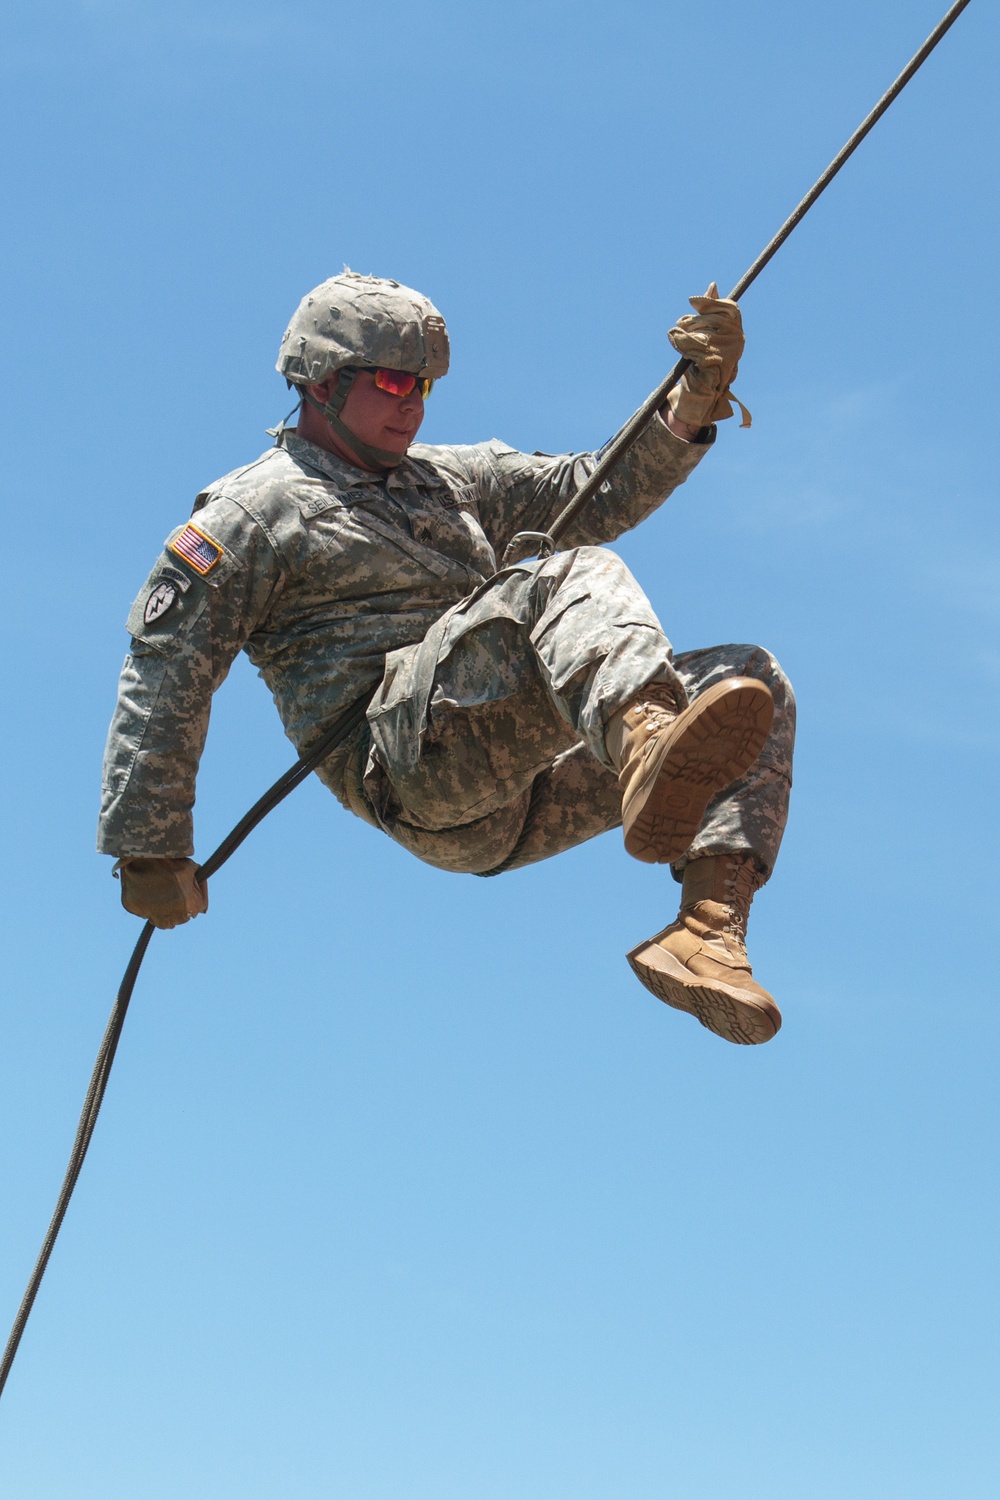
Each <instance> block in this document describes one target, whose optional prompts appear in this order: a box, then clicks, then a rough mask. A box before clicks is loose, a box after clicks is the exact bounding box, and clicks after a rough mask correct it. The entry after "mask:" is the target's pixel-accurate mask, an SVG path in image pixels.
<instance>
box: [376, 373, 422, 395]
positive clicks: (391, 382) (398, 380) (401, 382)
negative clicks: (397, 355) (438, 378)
mask: <svg viewBox="0 0 1000 1500" xmlns="http://www.w3.org/2000/svg"><path fill="white" fill-rule="evenodd" d="M375 384H376V385H377V386H378V388H379V390H380V391H388V392H389V395H390V396H409V395H410V393H411V392H412V391H413V390H414V389H415V388H417V387H419V390H420V394H421V396H423V397H424V399H425V400H426V398H427V397H428V396H429V395H430V393H431V387H432V386H433V384H434V382H433V380H428V379H427V377H426V376H425V375H411V374H410V372H409V371H408V370H376V371H375Z"/></svg>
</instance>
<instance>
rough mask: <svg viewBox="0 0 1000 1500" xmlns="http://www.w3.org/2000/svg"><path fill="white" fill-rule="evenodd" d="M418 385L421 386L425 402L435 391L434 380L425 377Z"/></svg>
mask: <svg viewBox="0 0 1000 1500" xmlns="http://www.w3.org/2000/svg"><path fill="white" fill-rule="evenodd" d="M418 383H419V385H420V394H421V396H423V398H424V400H425V401H426V400H427V397H428V396H429V395H430V393H431V391H432V390H433V389H434V382H433V380H429V379H428V378H427V376H426V375H425V376H424V377H423V379H422V380H420V381H419V382H418Z"/></svg>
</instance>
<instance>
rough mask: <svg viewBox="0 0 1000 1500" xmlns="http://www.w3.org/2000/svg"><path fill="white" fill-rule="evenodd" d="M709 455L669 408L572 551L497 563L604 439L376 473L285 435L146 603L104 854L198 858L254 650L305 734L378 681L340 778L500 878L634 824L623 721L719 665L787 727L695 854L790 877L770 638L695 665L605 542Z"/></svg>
mask: <svg viewBox="0 0 1000 1500" xmlns="http://www.w3.org/2000/svg"><path fill="white" fill-rule="evenodd" d="M705 451H706V448H705V446H704V445H698V444H689V443H684V442H681V441H680V440H679V439H678V438H676V437H674V435H673V434H672V433H670V432H669V431H668V429H667V428H666V426H665V424H664V423H663V422H662V421H660V420H659V418H656V419H654V421H653V423H652V424H651V426H650V427H649V429H648V430H647V432H646V433H645V434H644V435H643V437H642V438H641V439H640V440H639V442H638V443H637V444H636V446H635V448H634V449H633V450H632V451H631V453H630V454H629V455H628V457H627V458H626V459H625V460H624V461H623V462H622V464H621V465H620V467H619V469H618V470H617V471H616V473H615V476H614V478H613V480H612V481H610V482H609V483H608V484H606V485H605V486H604V487H603V489H602V491H601V492H600V494H599V495H598V496H597V497H596V498H595V500H594V502H593V503H592V505H591V506H589V507H588V508H587V511H586V513H585V515H583V516H582V517H580V518H579V519H578V521H577V523H576V525H575V526H574V528H573V531H572V533H571V534H570V535H568V536H567V538H566V542H567V545H568V550H567V551H564V552H560V553H558V554H557V555H556V556H555V557H553V558H550V559H548V560H546V561H544V562H533V563H523V564H519V565H516V566H514V567H512V568H508V569H505V570H504V571H503V572H502V573H501V574H499V575H495V569H496V558H497V556H498V555H502V553H503V550H504V548H505V547H506V545H507V543H508V542H509V540H510V539H511V537H512V536H513V535H514V533H515V532H517V531H523V530H532V531H544V530H545V528H546V527H547V526H548V525H549V524H550V522H551V521H552V520H553V519H554V517H555V515H556V514H558V512H559V511H560V510H561V509H562V507H563V506H564V504H565V503H566V501H567V499H568V498H569V497H570V496H571V495H572V494H573V493H574V491H575V490H576V488H577V487H578V485H579V484H580V483H581V482H582V480H583V479H584V478H585V477H586V476H587V475H588V474H589V473H590V472H592V470H593V467H594V465H595V463H596V456H595V455H593V454H582V455H564V456H557V457H553V456H549V455H544V454H532V455H528V454H523V453H518V452H515V451H514V450H512V449H510V448H507V447H505V446H504V445H503V444H501V443H498V442H490V443H484V444H479V445H475V446H469V447H429V446H426V445H422V444H416V445H414V446H413V447H412V448H411V449H410V451H409V454H408V455H407V457H406V459H405V460H404V461H403V463H402V464H400V465H399V467H398V468H396V469H394V470H392V471H390V472H389V473H388V474H386V475H384V476H378V475H373V474H367V473H365V472H363V471H362V470H360V469H357V468H355V467H353V466H352V465H350V464H347V463H345V462H343V461H342V460H340V459H339V458H337V457H336V456H335V455H334V454H332V453H328V452H326V451H325V450H323V449H321V448H318V447H316V446H314V445H313V444H311V443H308V442H306V441H304V440H303V439H301V438H299V437H298V436H297V435H295V434H294V433H290V432H282V433H280V434H279V437H278V441H277V443H276V445H275V447H274V448H273V449H271V450H269V451H268V452H267V453H265V454H263V455H262V456H261V458H259V459H258V460H257V461H256V462H255V463H253V464H250V465H249V466H247V467H246V468H243V469H239V470H236V471H235V472H234V473H233V474H230V475H227V476H226V477H225V478H224V479H221V480H219V481H218V482H217V483H216V484H214V485H212V486H211V488H210V489H208V490H206V491H205V492H203V493H202V494H201V495H199V497H198V499H197V501H196V505H195V513H194V524H195V525H196V526H197V528H198V529H199V531H200V532H202V533H204V534H205V535H206V536H207V537H209V538H210V539H211V541H212V542H214V543H215V545H216V546H217V547H218V548H219V549H220V556H219V561H218V563H217V564H216V565H214V566H213V567H212V568H211V569H210V570H209V571H208V572H207V573H205V574H204V575H203V576H200V575H199V574H198V573H196V572H195V571H194V570H193V569H191V568H189V567H188V566H186V564H185V562H184V560H183V558H182V557H178V556H177V554H176V553H174V552H172V551H171V550H170V543H171V542H172V541H174V540H175V539H176V537H177V536H179V535H180V534H181V533H182V531H183V530H184V528H183V527H178V528H177V531H176V532H174V533H173V534H172V536H171V537H170V538H169V539H168V546H167V550H166V551H165V552H164V554H163V556H162V557H161V559H160V562H159V563H158V564H157V566H156V567H155V568H154V569H153V571H152V573H151V574H150V576H149V579H148V580H147V582H146V585H145V586H144V588H143V590H142V591H141V593H140V594H139V597H138V599H137V600H136V602H135V605H134V606H133V609H132V613H131V615H130V617H129V621H128V629H129V631H130V632H131V634H132V636H133V642H132V651H131V652H130V654H129V656H128V657H127V658H126V661H125V666H124V668H123V671H122V678H121V687H120V693H119V702H118V709H117V712H116V714H115V718H114V721H113V723H112V726H111V733H110V736H109V741H108V749H107V754H106V758H105V785H104V805H103V811H102V817H101V828H100V838H99V847H100V848H101V849H103V850H104V851H105V852H108V853H112V854H116V855H123V854H151V855H187V854H190V853H192V852H193V842H192V816H191V814H192V807H193V804H194V789H195V776H196V772H197V767H198V761H199V758H200V755H201V751H202V747H203V745H204V741H205V735H206V732H207V728H208V719H209V711H210V704H211V698H212V694H213V692H214V690H215V688H216V687H218V685H219V683H220V682H221V681H222V680H223V678H224V677H225V675H226V673H227V671H228V669H229V666H230V665H231V663H232V661H233V659H234V657H235V655H236V653H237V652H238V651H239V650H241V649H244V650H245V651H246V652H247V654H248V655H249V657H250V659H251V660H252V661H253V662H254V664H255V665H256V666H257V667H258V669H259V671H260V674H261V676H262V677H263V678H264V680H265V682H266V683H267V684H268V686H269V687H270V689H271V691H272V693H273V694H274V698H275V702H276V704H277V707H278V710H279V713H280V714H281V718H282V721H283V723H284V725H285V729H286V732H287V733H288V735H289V737H290V738H291V739H292V741H293V742H294V744H295V745H296V747H297V748H298V749H299V750H300V751H307V750H308V749H309V748H310V746H311V745H312V744H314V743H315V742H316V740H317V739H318V737H319V736H320V735H321V734H322V732H323V731H324V729H325V728H326V727H327V726H328V725H329V723H330V722H331V721H332V720H333V719H334V717H336V716H337V715H338V714H339V713H340V712H341V711H342V710H344V709H345V708H346V707H348V706H349V705H350V704H352V703H354V702H356V701H357V700H358V699H360V698H363V697H364V698H367V697H368V696H369V695H370V694H371V693H373V692H374V695H375V696H374V699H373V701H372V704H371V707H370V710H369V715H368V723H367V725H366V726H364V727H363V728H362V730H361V731H359V732H358V734H357V735H356V736H355V737H354V739H353V740H352V741H351V742H350V743H349V744H348V745H345V746H344V747H342V748H341V749H340V750H339V751H337V752H335V753H334V755H332V756H330V757H329V758H328V760H327V761H326V762H325V763H324V765H323V767H322V769H321V771H320V773H319V774H320V775H321V777H322V779H323V781H324V782H325V783H326V784H327V786H329V787H330V788H331V790H333V791H334V792H335V793H336V794H337V795H338V796H339V797H340V798H341V800H342V801H343V802H344V803H345V804H346V805H347V806H348V807H350V808H351V810H352V811H354V812H356V813H357V814H358V815H359V816H361V817H363V818H365V819H366V820H367V821H369V822H371V823H373V824H375V825H376V826H380V827H382V828H384V829H385V831H386V832H388V833H389V834H391V836H392V837H393V838H394V839H396V840H397V841H398V842H400V843H401V844H403V845H405V846H406V847H407V848H409V849H411V850H412V851H413V852H414V853H415V854H417V855H419V857H420V858H422V859H424V860H427V861H428V862H430V863H432V864H435V865H438V866H439V867H441V868H444V869H450V870H460V871H471V872H475V873H480V874H483V873H491V872H493V871H495V870H497V869H498V868H514V867H516V866H517V865H522V864H526V863H529V862H531V861H533V860H536V859H541V858H544V857H546V856H548V855H550V854H554V853H557V852H559V851H560V850H562V849H565V848H569V847H570V846H571V845H573V844H576V843H579V842H581V840H583V839H587V838H590V837H592V836H593V835H594V834H596V833H599V832H602V831H603V830H604V829H607V828H612V827H615V826H616V825H617V824H618V823H619V822H620V816H621V804H620V794H619V791H618V786H617V781H616V778H615V776H614V774H613V771H612V770H611V769H610V767H609V764H608V757H607V752H606V749H605V746H604V727H605V725H606V723H607V720H608V718H609V717H610V716H611V714H612V713H614V712H615V711H616V709H618V708H620V707H621V706H622V705H623V704H624V703H625V702H626V701H627V700H628V699H629V698H630V697H631V696H632V695H633V694H634V693H635V692H636V691H637V690H638V689H639V688H640V687H642V686H643V685H644V683H646V682H648V681H650V680H651V679H652V678H653V677H655V676H661V677H662V676H667V677H673V678H674V679H675V680H678V679H679V681H680V682H681V684H682V685H683V686H684V688H685V689H686V690H687V692H688V693H689V694H690V695H691V696H694V695H695V694H697V692H698V691H700V690H701V689H702V688H703V687H705V686H708V685H709V684H710V683H712V682H714V681H717V680H718V678H719V677H720V676H728V675H742V674H745V673H746V674H750V675H754V676H757V677H760V678H761V679H762V680H763V681H765V682H767V683H768V685H769V686H770V687H771V690H772V692H773V693H774V695H775V702H776V709H777V712H776V715H775V721H774V728H773V731H772V735H771V739H770V741H769V742H768V745H767V746H766V747H765V750H764V753H763V755H762V756H761V758H760V761H759V762H758V763H757V765H755V766H754V768H753V769H752V770H751V772H750V773H749V775H748V776H747V777H746V778H744V780H743V781H742V782H740V783H737V785H736V786H735V787H733V788H730V789H729V790H728V791H727V792H726V793H724V794H722V795H721V796H720V797H718V798H716V800H715V802H714V803H713V804H712V806H711V807H710V809H709V813H708V816H707V818H706V821H705V824H704V826H703V828H702V830H701V833H700V834H699V836H698V840H697V841H696V844H695V845H694V846H693V847H692V851H691V853H692V854H694V853H721V852H730V851H733V852H735V851H737V850H739V851H746V852H749V853H751V854H753V855H754V857H755V858H756V860H757V861H758V863H759V864H760V866H761V868H762V869H763V870H765V871H769V870H770V868H771V866H772V865H773V862H774V858H775V855H776V853H777V848H778V844H779V842H780V838H781V832H782V829H783V827H784V822H785V816H786V810H787V801H788V789H789V786H790V776H791V750H792V739H793V734H794V707H793V703H792V698H791V691H790V689H789V687H788V684H787V682H786V680H785V678H784V677H783V675H782V673H781V671H780V669H779V668H778V666H777V664H776V663H775V662H774V660H773V658H771V657H770V656H769V655H768V654H767V653H766V652H764V651H761V650H759V649H758V648H754V647H719V648H716V649H715V650H713V651H703V652H693V653H688V654H686V655H682V656H679V657H677V658H676V659H674V658H673V655H672V652H671V648H670V643H669V641H668V640H667V638H666V636H665V635H664V634H663V631H662V629H661V627H660V625H659V622H658V621H657V619H656V617H655V615H654V614H653V612H652V609H651V607H650V605H649V603H648V601H647V600H646V598H645V597H644V595H643V593H642V591H641V590H640V589H639V587H638V585H637V584H636V582H635V580H634V579H633V578H632V576H631V574H630V573H629V572H628V570H627V569H626V568H625V566H624V564H623V563H622V562H621V561H620V560H619V559H618V558H617V557H616V556H615V554H613V553H611V552H608V551H606V550H604V549H602V548H601V547H600V546H599V545H598V544H599V543H601V542H604V541H610V540H613V539H614V538H615V537H616V536H618V535H620V534H621V533H622V532H624V531H626V530H628V529H629V528H630V527H632V526H635V525H636V524H637V523H638V522H639V521H641V520H643V519H644V517H645V516H647V515H648V514H649V513H650V512H651V511H652V510H653V509H655V508H656V506H657V505H658V504H660V502H661V501H662V500H663V499H664V498H665V497H666V496H667V495H668V494H669V493H670V492H671V491H672V490H673V489H674V488H675V487H676V486H677V485H678V484H680V483H682V482H683V481H684V480H685V479H686V478H687V476H688V474H689V473H690V472H691V470H692V469H693V468H694V467H695V465H696V464H697V463H698V461H699V459H700V458H701V457H702V455H703V454H704V452H705ZM165 585H166V587H164V586H165ZM171 590H174V591H175V592H174V597H173V599H172V601H171V603H170V606H169V607H168V608H166V609H162V607H161V601H162V600H163V598H165V597H167V595H169V593H170V591H171ZM151 600H154V601H156V602H155V604H154V606H153V607H152V608H150V601H151ZM147 616H150V617H151V618H147Z"/></svg>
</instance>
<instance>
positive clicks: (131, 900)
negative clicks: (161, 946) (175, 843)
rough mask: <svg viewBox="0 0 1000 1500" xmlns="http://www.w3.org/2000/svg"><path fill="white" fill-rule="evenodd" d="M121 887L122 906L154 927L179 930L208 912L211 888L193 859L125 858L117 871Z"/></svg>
mask: <svg viewBox="0 0 1000 1500" xmlns="http://www.w3.org/2000/svg"><path fill="white" fill-rule="evenodd" d="M113 873H114V874H115V875H118V876H119V877H120V879H121V883H122V906H124V908H125V910H126V911H130V912H131V913H132V915H133V916H134V917H145V918H146V919H147V920H148V921H150V922H152V924H153V926H154V927H179V926H180V925H181V923H182V922H187V921H189V920H190V918H191V917H197V916H200V915H201V913H202V912H204V911H208V886H207V885H204V884H203V883H202V882H201V881H200V880H199V879H198V866H197V865H196V864H195V862H194V860H193V859H167V858H161V859H154V858H152V857H147V856H146V855H142V856H140V855H131V854H130V855H126V857H125V858H124V859H120V860H119V861H118V863H117V864H116V865H115V867H114V871H113Z"/></svg>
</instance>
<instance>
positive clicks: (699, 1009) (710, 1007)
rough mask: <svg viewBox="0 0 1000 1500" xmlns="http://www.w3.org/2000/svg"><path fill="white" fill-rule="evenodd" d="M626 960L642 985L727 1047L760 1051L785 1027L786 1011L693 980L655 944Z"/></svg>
mask: <svg viewBox="0 0 1000 1500" xmlns="http://www.w3.org/2000/svg"><path fill="white" fill-rule="evenodd" d="M643 955H645V957H643ZM626 958H627V959H628V962H629V965H630V967H631V969H632V972H633V974H634V975H635V976H636V978H637V979H638V980H639V982H640V984H643V985H645V987H646V989H647V990H649V991H650V993H651V994H653V995H655V996H656V998H657V1000H662V1001H663V1003H664V1005H670V1006H673V1008H674V1010H683V1011H686V1012H687V1014H688V1015H690V1016H694V1017H695V1018H696V1019H697V1020H699V1021H700V1022H701V1024H702V1025H703V1026H704V1027H706V1028H707V1029H708V1030H709V1031H713V1032H714V1033H715V1035H716V1036H721V1037H722V1038H723V1039H724V1040H725V1041H727V1042H735V1043H737V1044H738V1045H740V1046H745V1047H753V1046H758V1045H759V1044H760V1043H761V1042H769V1041H770V1040H771V1038H772V1037H773V1036H774V1035H776V1033H777V1032H778V1031H779V1030H780V1028H781V1012H780V1010H779V1009H778V1007H777V1006H776V1005H775V1004H774V1002H773V1001H765V1000H761V998H760V996H759V995H757V994H755V993H754V992H753V991H752V990H741V989H738V988H737V987H736V986H735V985H732V984H725V983H724V982H723V981H722V980H719V979H704V978H701V977H699V976H698V975H693V974H692V973H691V970H690V969H686V968H685V967H684V965H683V964H682V963H681V961H680V959H677V958H675V957H674V956H673V954H672V953H667V952H666V951H665V950H664V949H663V948H657V947H655V945H654V946H651V944H650V942H645V943H640V944H639V945H638V947H636V948H633V949H632V951H631V953H628V954H626Z"/></svg>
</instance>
